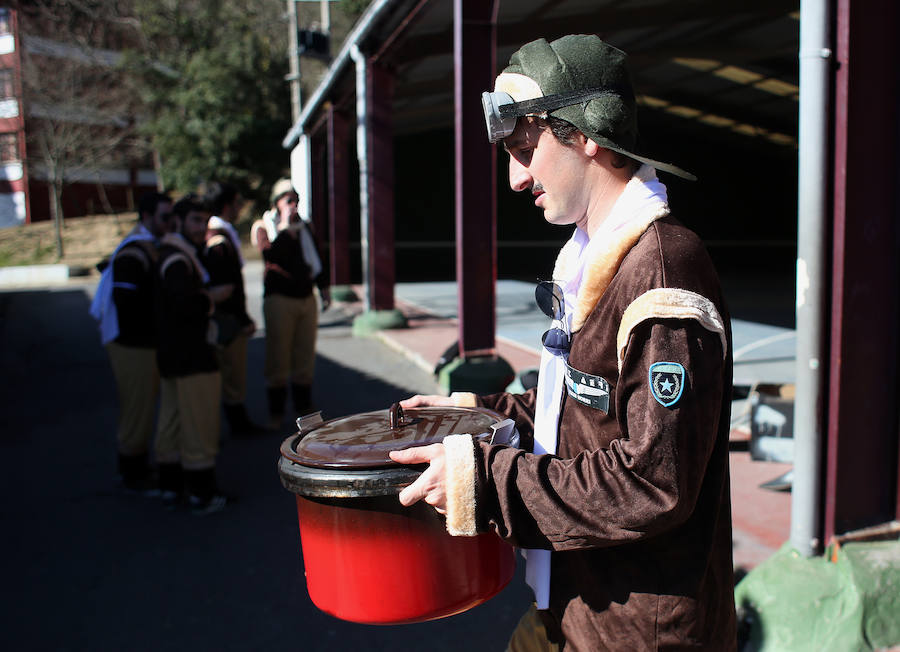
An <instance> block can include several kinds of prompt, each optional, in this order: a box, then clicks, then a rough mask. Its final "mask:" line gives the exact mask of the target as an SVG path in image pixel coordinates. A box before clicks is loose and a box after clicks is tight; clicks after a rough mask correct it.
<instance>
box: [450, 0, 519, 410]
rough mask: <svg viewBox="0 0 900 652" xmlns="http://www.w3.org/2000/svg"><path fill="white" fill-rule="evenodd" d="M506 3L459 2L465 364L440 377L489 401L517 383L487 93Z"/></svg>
mask: <svg viewBox="0 0 900 652" xmlns="http://www.w3.org/2000/svg"><path fill="white" fill-rule="evenodd" d="M498 7H499V1H498V0H490V1H488V0H454V2H453V59H454V66H453V82H454V84H453V94H454V103H455V105H456V124H455V144H456V148H455V149H456V281H457V287H458V289H459V311H458V312H459V353H460V359H459V360H457V361H455V362H454V363H451V364H450V365H448V366H446V367H445V368H444V369H442V370H441V372H440V377H439V380H440V383H441V386H442V387H443V388H444V389H445V390H448V391H451V392H452V391H456V390H465V391H472V392H476V393H479V394H489V393H493V392H497V391H501V390H503V389H504V388H505V387H506V386H507V385H508V384H509V383H510V382H511V381H512V380H513V378H514V377H515V374H514V372H513V369H512V367H510V366H509V363H507V362H506V361H505V360H503V359H502V358H499V357H498V356H497V353H496V348H495V340H494V331H495V329H496V321H497V317H496V288H497V179H496V176H497V168H496V162H497V151H496V148H495V147H494V146H493V145H491V144H490V143H489V142H488V139H487V133H486V131H485V126H484V115H483V113H482V110H481V93H482V92H484V91H486V90H489V89H491V88H492V86H493V84H494V72H495V68H496V65H495V64H496V58H497V57H496V41H497V34H496V32H497V30H496V24H497V9H498Z"/></svg>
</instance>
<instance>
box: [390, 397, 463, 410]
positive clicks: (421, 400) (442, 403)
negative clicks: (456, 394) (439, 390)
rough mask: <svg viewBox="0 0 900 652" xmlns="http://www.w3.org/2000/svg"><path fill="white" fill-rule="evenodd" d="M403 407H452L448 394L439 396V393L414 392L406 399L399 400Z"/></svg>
mask: <svg viewBox="0 0 900 652" xmlns="http://www.w3.org/2000/svg"><path fill="white" fill-rule="evenodd" d="M400 406H401V407H403V408H415V407H453V399H452V398H450V397H449V396H441V395H440V394H429V395H424V394H416V395H415V396H410V397H409V398H407V399H403V400H402V401H400Z"/></svg>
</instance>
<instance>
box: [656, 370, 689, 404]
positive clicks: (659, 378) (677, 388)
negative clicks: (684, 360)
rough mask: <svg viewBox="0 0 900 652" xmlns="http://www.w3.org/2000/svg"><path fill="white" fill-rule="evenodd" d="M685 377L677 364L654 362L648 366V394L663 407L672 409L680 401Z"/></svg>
mask: <svg viewBox="0 0 900 652" xmlns="http://www.w3.org/2000/svg"><path fill="white" fill-rule="evenodd" d="M686 377H687V374H686V373H685V371H684V367H682V366H681V365H680V364H678V363H677V362H654V363H653V364H652V365H650V393H652V394H653V398H655V399H656V401H657V403H659V404H660V405H662V406H663V407H672V406H673V405H675V404H676V403H677V402H678V401H679V400H680V399H681V395H682V393H683V392H684V381H685V379H686Z"/></svg>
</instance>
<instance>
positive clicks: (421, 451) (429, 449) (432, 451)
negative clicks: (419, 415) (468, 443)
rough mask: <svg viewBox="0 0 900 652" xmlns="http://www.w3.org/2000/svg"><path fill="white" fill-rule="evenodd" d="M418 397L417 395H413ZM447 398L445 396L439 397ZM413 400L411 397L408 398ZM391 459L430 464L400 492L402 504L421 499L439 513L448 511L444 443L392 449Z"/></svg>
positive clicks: (408, 462) (405, 504)
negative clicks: (397, 449)
mask: <svg viewBox="0 0 900 652" xmlns="http://www.w3.org/2000/svg"><path fill="white" fill-rule="evenodd" d="M413 398H416V397H413ZM438 398H445V397H438ZM408 400H411V399H408ZM390 456H391V459H392V460H393V461H395V462H398V463H399V464H422V463H424V462H428V463H429V466H428V468H427V469H425V471H424V472H423V473H422V475H420V476H419V477H418V478H417V479H416V481H415V482H413V483H412V484H411V485H409V486H408V487H406V488H405V489H403V491H401V492H400V504H402V505H404V506H406V507H409V506H410V505H412V504H414V503H417V502H418V501H420V500H424V501H425V502H426V503H428V504H429V505H431V506H432V507H434V508H435V509H436V510H437V511H438V513H439V514H446V513H447V489H446V487H447V473H446V470H445V468H444V466H445V461H446V457H445V453H444V445H443V444H431V445H430V446H416V447H415V448H407V449H406V450H402V451H391V452H390Z"/></svg>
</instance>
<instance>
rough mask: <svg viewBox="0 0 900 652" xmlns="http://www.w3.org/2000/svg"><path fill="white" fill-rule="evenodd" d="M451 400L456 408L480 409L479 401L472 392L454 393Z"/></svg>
mask: <svg viewBox="0 0 900 652" xmlns="http://www.w3.org/2000/svg"><path fill="white" fill-rule="evenodd" d="M450 398H452V399H453V406H454V407H478V400H477V399H476V397H475V394H473V393H472V392H453V393H452V394H450Z"/></svg>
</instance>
